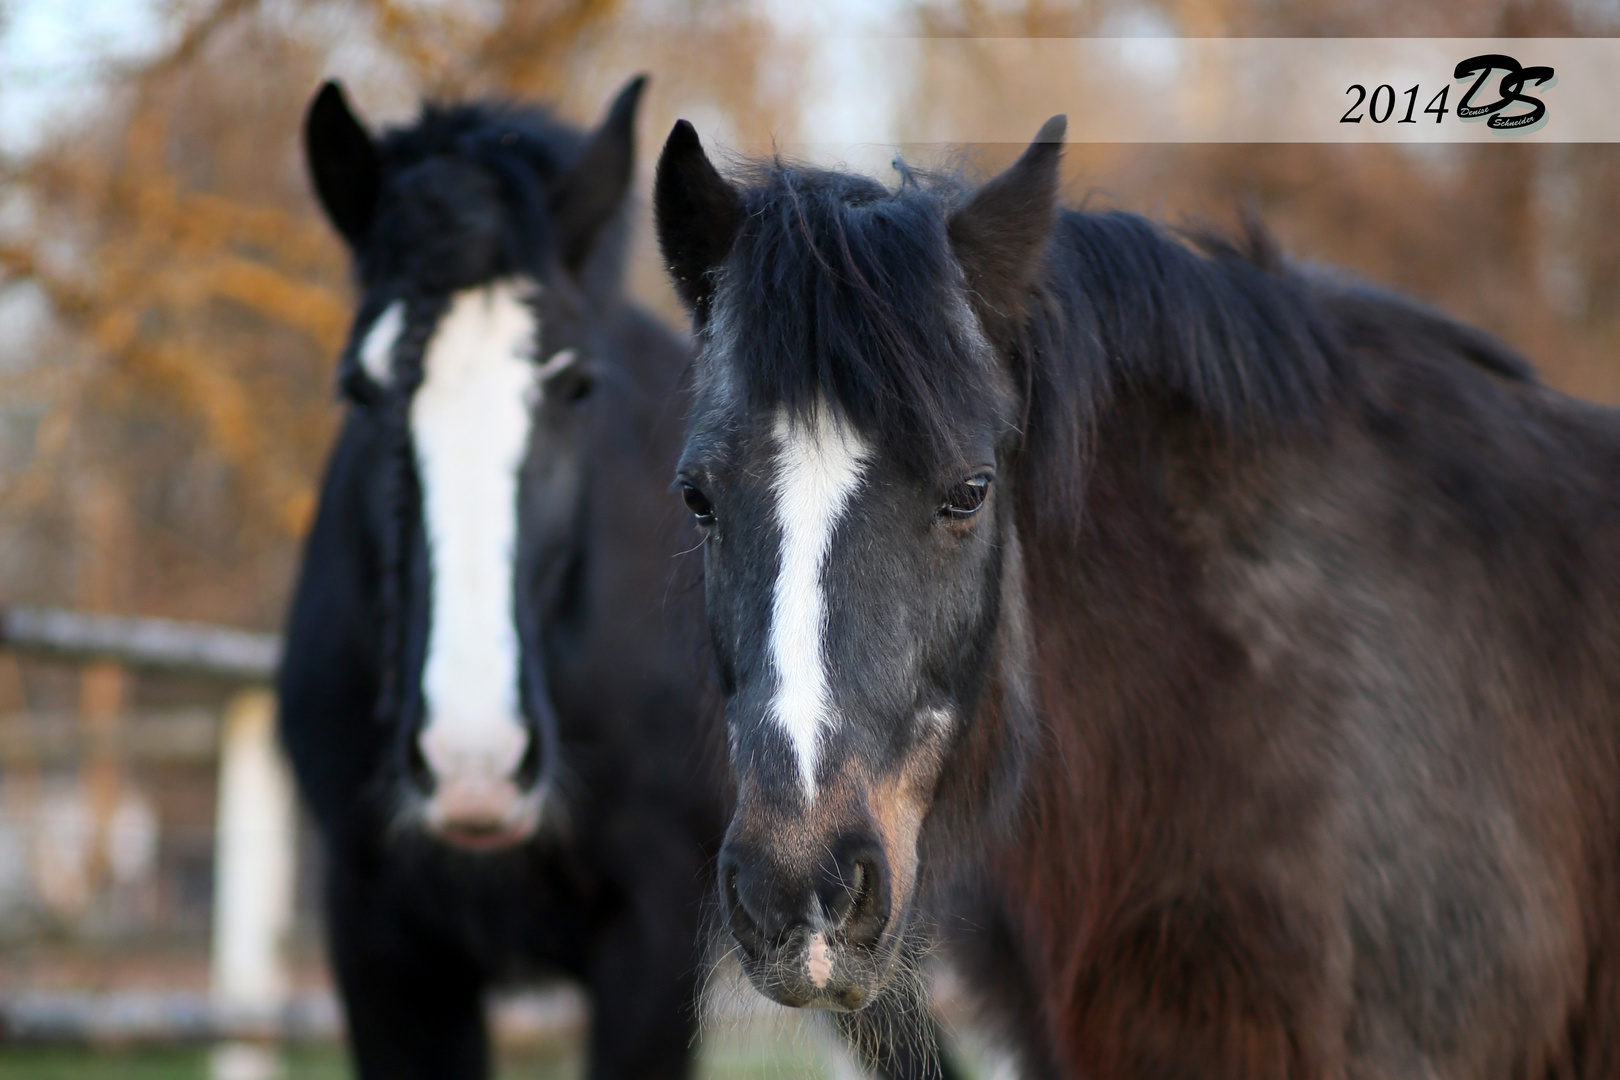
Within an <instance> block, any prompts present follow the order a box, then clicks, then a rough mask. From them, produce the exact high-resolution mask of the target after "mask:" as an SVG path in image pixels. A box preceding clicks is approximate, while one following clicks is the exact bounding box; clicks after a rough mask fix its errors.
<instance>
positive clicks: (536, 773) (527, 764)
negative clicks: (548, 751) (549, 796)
mask: <svg viewBox="0 0 1620 1080" xmlns="http://www.w3.org/2000/svg"><path fill="white" fill-rule="evenodd" d="M528 738H529V744H528V745H527V746H526V747H524V748H523V757H522V759H521V760H520V761H519V762H518V767H517V771H516V772H514V773H513V774H512V780H513V782H514V783H515V784H517V786H518V788H519V789H521V790H523V791H527V790H528V789H530V788H532V787H534V785H535V784H536V783H538V782H539V780H540V737H539V735H538V734H536V733H535V731H534V729H533V728H530V729H528Z"/></svg>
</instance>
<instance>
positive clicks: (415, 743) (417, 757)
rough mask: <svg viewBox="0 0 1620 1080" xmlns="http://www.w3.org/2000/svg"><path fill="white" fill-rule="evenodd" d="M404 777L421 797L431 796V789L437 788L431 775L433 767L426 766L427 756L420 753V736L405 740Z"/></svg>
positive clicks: (435, 781) (435, 780)
mask: <svg viewBox="0 0 1620 1080" xmlns="http://www.w3.org/2000/svg"><path fill="white" fill-rule="evenodd" d="M405 776H406V778H407V779H408V780H409V781H410V782H411V783H412V784H414V785H415V786H416V789H417V790H418V791H420V792H421V793H422V794H423V795H431V794H433V789H434V787H436V786H437V783H438V781H437V779H436V778H435V777H434V775H433V767H432V766H431V765H429V764H428V760H427V755H426V754H425V753H424V752H423V751H422V740H421V738H420V736H418V737H415V738H411V739H407V740H406V744H405Z"/></svg>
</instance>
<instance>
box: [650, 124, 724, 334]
mask: <svg viewBox="0 0 1620 1080" xmlns="http://www.w3.org/2000/svg"><path fill="white" fill-rule="evenodd" d="M653 217H654V218H655V219H656V220H657V222H658V247H659V249H660V250H662V251H663V253H664V265H665V266H666V267H667V268H668V269H669V273H670V276H671V277H672V278H674V279H675V291H676V292H678V293H679V294H680V296H681V300H682V301H684V302H685V303H686V306H687V307H689V308H691V309H692V310H693V311H694V312H698V311H699V310H700V309H701V308H702V307H703V305H704V304H705V303H707V302H708V299H709V294H710V293H711V292H712V291H713V288H714V283H713V281H712V280H710V278H709V271H711V270H713V269H714V268H715V267H717V266H719V265H720V262H721V260H723V259H724V258H725V257H726V256H727V255H728V254H729V253H730V252H731V245H732V242H733V241H735V240H736V239H737V229H738V227H739V226H740V225H741V224H742V200H741V199H740V198H738V197H737V189H736V188H734V187H732V186H731V185H730V184H729V183H727V182H726V180H725V178H724V177H722V176H721V175H720V174H719V172H717V171H716V170H715V167H714V165H713V164H712V163H711V162H710V161H709V156H708V155H707V154H705V153H704V152H703V143H702V142H700V141H699V140H698V133H697V129H696V128H694V127H693V126H692V125H691V124H689V123H687V122H686V121H685V120H677V121H676V122H675V128H674V130H673V131H671V132H670V133H669V140H668V141H667V142H665V143H664V152H663V153H662V154H660V155H659V156H658V177H657V179H656V180H654V181H653Z"/></svg>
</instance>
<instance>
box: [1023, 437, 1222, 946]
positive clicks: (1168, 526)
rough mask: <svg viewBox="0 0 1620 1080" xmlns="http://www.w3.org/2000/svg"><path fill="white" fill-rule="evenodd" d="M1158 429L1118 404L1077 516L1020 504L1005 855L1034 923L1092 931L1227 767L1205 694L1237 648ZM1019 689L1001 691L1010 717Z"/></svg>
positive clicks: (1148, 869)
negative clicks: (1061, 518)
mask: <svg viewBox="0 0 1620 1080" xmlns="http://www.w3.org/2000/svg"><path fill="white" fill-rule="evenodd" d="M1126 412H1130V413H1131V415H1130V416H1129V418H1128V419H1127V418H1126V415H1125V413H1126ZM1161 436H1162V433H1161V432H1156V431H1153V430H1152V429H1151V427H1149V428H1148V429H1147V430H1144V427H1143V422H1142V417H1141V416H1139V415H1136V411H1135V410H1126V411H1122V412H1121V413H1120V415H1119V416H1118V418H1117V419H1116V421H1115V422H1113V423H1111V424H1109V423H1105V424H1104V425H1103V427H1102V429H1101V430H1100V431H1099V440H1098V443H1097V446H1096V455H1095V458H1094V462H1095V464H1094V465H1093V467H1092V470H1091V472H1090V474H1089V475H1088V476H1087V478H1086V486H1085V496H1084V498H1085V502H1084V511H1083V515H1082V516H1081V518H1080V523H1079V526H1078V528H1077V529H1075V528H1056V527H1053V526H1052V525H1050V524H1046V525H1043V524H1041V523H1039V522H1037V521H1036V515H1035V513H1034V512H1033V510H1032V509H1027V508H1026V511H1025V512H1023V513H1021V514H1020V515H1019V517H1020V532H1021V534H1022V536H1023V538H1024V539H1023V548H1024V551H1023V556H1022V563H1023V568H1022V573H1021V575H1020V577H1021V581H1020V583H1019V588H1021V590H1022V600H1023V603H1024V605H1025V607H1026V612H1027V614H1026V618H1027V624H1028V629H1027V633H1028V636H1029V639H1030V642H1031V649H1030V651H1029V656H1028V659H1027V662H1026V665H1025V670H1027V672H1028V676H1027V683H1026V687H1025V690H1024V693H1026V694H1027V696H1028V701H1029V708H1030V710H1031V711H1032V713H1033V716H1032V720H1033V723H1032V725H1030V728H1031V732H1032V734H1031V740H1032V742H1033V746H1032V747H1031V749H1030V751H1029V752H1027V754H1025V755H1024V756H1025V761H1024V765H1023V768H1022V769H1021V782H1020V784H1019V796H1018V799H1017V813H1016V816H1015V818H1014V821H1013V823H1012V827H1011V828H1010V829H1009V830H1008V831H1007V833H1006V840H1005V842H1004V843H1003V845H1002V846H1001V850H1000V851H999V853H998V855H997V856H995V857H994V863H995V866H996V869H995V873H996V874H997V875H998V877H999V878H1000V879H1001V880H1004V881H1007V882H1009V883H1011V882H1018V884H1016V885H1012V886H1011V887H1010V888H1007V889H1005V890H1004V895H1005V896H1006V897H1007V898H1008V900H1009V901H1010V902H1012V903H1014V904H1018V903H1023V904H1024V905H1025V910H1023V911H1019V912H1014V913H1013V914H1014V917H1015V919H1016V920H1017V921H1018V922H1020V923H1022V924H1024V925H1025V926H1026V927H1027V928H1028V929H1029V930H1030V932H1031V933H1034V934H1036V935H1037V936H1044V935H1046V934H1048V933H1050V934H1054V935H1058V936H1059V937H1061V938H1062V939H1065V940H1068V941H1070V942H1072V941H1073V940H1074V939H1075V936H1076V934H1077V933H1078V934H1079V935H1081V936H1088V935H1087V931H1088V930H1089V929H1091V928H1094V927H1099V926H1100V925H1102V924H1104V923H1106V922H1107V921H1108V920H1109V918H1110V917H1111V916H1112V915H1114V914H1115V913H1116V909H1117V906H1118V905H1120V904H1123V903H1125V902H1126V901H1127V897H1128V895H1129V894H1130V893H1131V892H1132V891H1133V888H1134V887H1135V886H1137V885H1139V884H1140V883H1141V881H1142V878H1143V876H1144V875H1146V874H1149V873H1152V872H1154V869H1153V868H1155V867H1162V866H1165V865H1173V864H1175V861H1176V859H1177V856H1175V855H1167V854H1166V852H1167V851H1173V850H1175V849H1177V848H1178V846H1180V845H1182V844H1184V843H1191V842H1194V841H1193V840H1192V838H1190V837H1188V836H1185V835H1183V834H1182V833H1181V831H1180V829H1181V826H1182V823H1184V822H1185V821H1186V820H1187V817H1186V807H1187V806H1188V805H1196V804H1198V803H1201V802H1203V801H1204V800H1203V798H1202V797H1201V796H1200V795H1199V794H1198V791H1197V789H1199V788H1200V787H1201V786H1203V785H1205V784H1206V783H1207V781H1206V779H1205V778H1207V777H1208V776H1211V775H1216V774H1218V773H1219V772H1220V771H1221V765H1220V764H1219V762H1218V761H1217V755H1218V754H1220V753H1221V750H1220V748H1219V747H1217V746H1216V745H1214V743H1213V741H1212V740H1211V738H1210V727H1209V725H1208V723H1207V717H1205V716H1204V714H1203V710H1204V709H1205V708H1206V707H1207V703H1208V702H1209V700H1210V696H1211V694H1212V693H1213V692H1214V688H1215V686H1216V684H1217V682H1218V680H1219V679H1220V678H1221V675H1222V672H1223V671H1229V670H1231V668H1232V665H1234V664H1236V663H1238V662H1239V658H1238V657H1237V656H1236V655H1235V653H1234V651H1233V650H1234V649H1235V646H1234V645H1233V644H1232V643H1231V642H1230V639H1229V638H1227V637H1226V636H1224V635H1223V634H1222V633H1221V632H1220V631H1219V630H1218V628H1216V627H1215V626H1214V625H1213V624H1212V623H1211V621H1210V620H1209V618H1208V617H1207V616H1206V615H1205V614H1204V612H1203V611H1202V610H1201V608H1200V607H1199V602H1198V589H1197V581H1196V574H1197V565H1198V561H1197V554H1196V552H1194V551H1191V550H1189V549H1188V548H1187V546H1186V544H1185V542H1184V541H1183V540H1182V539H1181V537H1180V536H1179V535H1178V530H1177V528H1176V521H1175V518H1174V515H1173V511H1172V509H1171V507H1170V506H1169V505H1168V503H1167V501H1166V497H1165V495H1164V490H1165V478H1166V471H1167V470H1168V469H1169V468H1171V467H1172V465H1171V462H1170V460H1169V458H1168V457H1167V454H1168V450H1167V449H1166V447H1167V444H1168V442H1167V440H1166V439H1164V438H1162V437H1161ZM1017 680H1018V677H1017V675H1016V674H1015V673H1004V674H1003V675H1002V676H1001V678H1000V683H1001V684H1002V686H1003V687H1004V688H1005V687H1008V686H1011V685H1014V684H1015V683H1016V682H1017ZM1008 699H1009V695H1008V694H1007V693H1006V692H1005V689H1004V690H1003V693H1002V698H1001V702H1000V703H997V704H996V705H995V706H993V711H994V712H995V713H996V714H997V716H998V718H999V719H1000V720H1001V721H1002V723H1003V724H1004V725H1006V724H1008V722H1009V721H1010V720H1011V718H1012V717H1011V714H1012V713H1013V712H1014V711H1015V709H1016V706H1012V707H1009V706H1008V705H1007V704H1006V702H1007V701H1008ZM1212 799H1213V795H1211V800H1212ZM1209 809H1210V812H1215V813H1218V812H1219V807H1218V806H1213V805H1211V806H1210V808H1209ZM1054 944H1056V942H1054ZM1048 955H1055V953H1048Z"/></svg>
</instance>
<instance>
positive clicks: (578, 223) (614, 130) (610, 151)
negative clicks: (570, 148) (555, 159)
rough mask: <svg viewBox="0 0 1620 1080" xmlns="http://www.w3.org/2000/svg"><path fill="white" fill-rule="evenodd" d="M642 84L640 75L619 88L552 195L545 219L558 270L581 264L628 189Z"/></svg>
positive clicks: (633, 165) (574, 268)
mask: <svg viewBox="0 0 1620 1080" xmlns="http://www.w3.org/2000/svg"><path fill="white" fill-rule="evenodd" d="M646 85H647V76H645V75H637V76H636V77H635V78H633V79H631V80H630V81H629V82H627V83H625V84H624V89H622V90H620V91H619V96H618V97H616V98H614V99H613V104H612V106H611V107H609V109H608V114H607V119H605V120H603V121H602V126H601V127H599V128H597V129H596V134H594V135H592V136H591V141H590V144H589V145H588V146H586V147H585V152H584V153H583V154H581V155H580V157H579V160H578V161H576V162H575V163H574V165H573V167H572V168H571V169H569V170H568V172H567V173H566V174H565V175H564V176H563V177H562V179H561V180H559V181H557V187H556V189H555V190H554V191H553V192H552V195H551V215H552V218H553V219H554V220H555V221H556V222H557V230H558V234H559V235H558V239H559V241H560V251H561V254H562V262H563V266H565V267H567V269H568V271H569V272H570V273H578V272H579V270H580V268H581V267H583V266H584V265H585V260H586V258H587V257H588V256H589V255H590V253H591V245H592V244H594V243H595V242H596V238H597V236H598V235H599V234H600V233H601V231H602V226H604V225H606V224H607V223H608V221H609V220H611V219H612V217H613V215H614V214H615V213H616V212H617V211H618V209H619V204H621V203H622V202H624V196H625V192H627V191H629V190H630V180H631V177H632V176H633V175H634V173H635V168H636V105H637V104H639V103H640V101H641V91H642V88H643V87H645V86H646Z"/></svg>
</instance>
